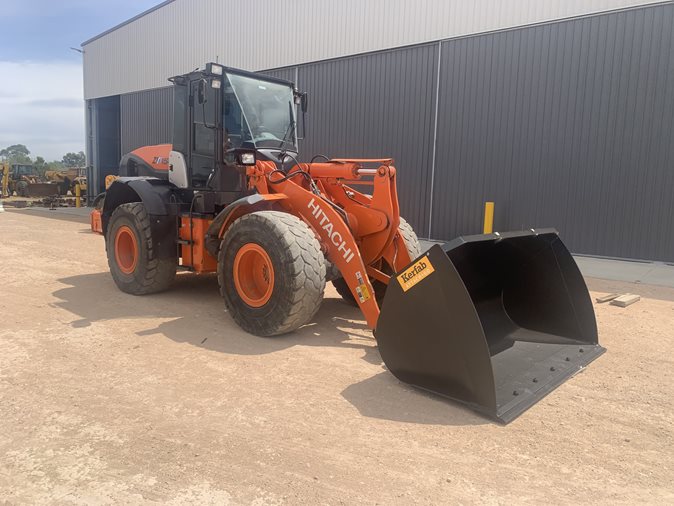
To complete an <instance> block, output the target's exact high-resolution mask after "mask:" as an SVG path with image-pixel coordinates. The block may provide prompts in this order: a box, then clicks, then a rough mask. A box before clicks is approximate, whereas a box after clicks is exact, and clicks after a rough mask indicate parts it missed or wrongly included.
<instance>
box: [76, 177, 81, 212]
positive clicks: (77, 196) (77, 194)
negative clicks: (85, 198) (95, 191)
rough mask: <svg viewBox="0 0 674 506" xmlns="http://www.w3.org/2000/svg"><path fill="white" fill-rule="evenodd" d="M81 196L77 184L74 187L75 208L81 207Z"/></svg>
mask: <svg viewBox="0 0 674 506" xmlns="http://www.w3.org/2000/svg"><path fill="white" fill-rule="evenodd" d="M81 195H82V190H81V189H80V184H79V183H77V184H76V185H75V207H81V206H82V199H81V198H80V197H81Z"/></svg>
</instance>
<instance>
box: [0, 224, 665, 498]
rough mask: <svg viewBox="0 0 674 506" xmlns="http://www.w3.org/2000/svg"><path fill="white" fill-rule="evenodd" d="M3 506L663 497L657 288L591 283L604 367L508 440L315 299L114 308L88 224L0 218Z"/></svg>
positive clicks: (167, 300)
mask: <svg viewBox="0 0 674 506" xmlns="http://www.w3.org/2000/svg"><path fill="white" fill-rule="evenodd" d="M0 258H1V259H2V262H1V263H0V279H2V284H0V308H1V314H2V322H1V324H0V504H3V503H4V504H44V503H50V504H110V503H125V504H139V503H142V504H147V503H162V504H312V505H313V504H377V503H378V504H439V503H444V504H449V503H480V504H512V503H533V504H542V503H543V504H545V503H560V504H575V503H579V502H592V503H606V504H609V503H610V504H616V503H623V504H634V503H650V504H653V503H663V504H664V503H668V504H672V503H673V502H674V483H673V480H672V477H674V466H673V464H672V462H673V460H674V424H673V421H672V415H673V414H674V413H673V409H672V404H673V400H674V395H673V394H674V388H673V386H674V359H673V358H672V357H674V339H673V331H674V290H672V289H667V288H662V287H651V286H646V285H630V284H626V283H619V282H607V281H600V280H593V279H590V280H588V282H589V286H590V288H591V290H592V295H593V296H595V295H598V294H604V293H607V292H611V291H614V290H616V291H625V292H626V291H630V292H635V293H639V294H640V295H641V296H642V301H641V302H639V303H637V304H635V305H633V306H630V307H628V308H625V309H622V308H617V307H614V306H609V305H601V306H596V307H595V309H596V313H597V318H598V323H599V329H600V339H601V342H602V344H603V345H604V346H606V347H607V348H608V353H606V354H605V355H604V356H602V357H601V358H599V359H598V360H597V361H596V362H594V363H593V364H591V366H590V367H589V368H588V369H587V370H585V371H584V372H583V373H582V374H579V375H577V376H576V377H574V378H572V379H571V380H569V381H568V382H566V383H565V384H563V385H562V386H561V387H559V388H558V389H557V390H555V391H554V392H552V394H550V395H549V396H548V397H546V398H545V399H543V400H542V401H541V402H539V403H538V404H537V405H536V406H534V407H533V408H532V409H530V410H529V411H528V412H526V413H525V414H524V415H523V416H521V417H520V418H518V419H517V420H515V421H514V422H513V423H511V424H510V425H508V426H506V427H502V426H499V425H495V424H493V423H490V422H489V421H487V420H485V419H483V418H481V417H479V416H477V415H475V414H473V413H472V412H471V411H468V410H466V409H463V408H461V407H459V406H457V405H455V404H452V403H450V402H447V401H443V400H441V399H438V398H436V397H434V396H431V395H427V394H424V393H421V392H419V391H417V390H414V389H412V388H410V387H408V386H406V385H404V384H401V383H400V382H398V381H397V380H396V379H395V378H394V377H393V376H392V375H390V374H389V373H388V372H386V371H385V370H384V368H383V364H382V362H381V359H380V357H379V354H378V352H377V348H376V347H375V344H374V342H373V340H372V339H371V333H370V332H369V331H367V330H366V329H365V327H364V322H363V321H362V318H361V316H360V314H359V312H358V311H357V310H356V309H354V308H351V307H349V306H347V305H345V304H344V303H342V302H341V300H339V299H338V298H337V294H336V293H335V292H334V291H333V290H332V289H329V290H328V292H327V294H326V300H325V301H324V304H323V306H322V308H321V310H320V312H319V313H318V315H317V317H316V319H315V322H313V323H312V324H311V325H309V326H307V327H305V328H303V329H301V330H300V331H298V332H296V333H294V334H292V335H289V336H285V337H281V338H275V339H262V338H256V337H253V336H250V335H247V334H245V333H244V332H242V331H241V330H240V329H239V328H238V327H237V326H236V325H235V324H234V323H233V321H232V320H231V319H230V318H229V316H228V315H227V314H226V313H225V312H224V308H223V303H222V301H221V299H220V297H219V295H218V293H217V284H216V281H215V279H214V278H213V277H212V276H209V277H196V276H193V275H190V274H182V275H180V276H179V277H178V280H177V282H176V285H175V288H174V289H173V290H171V291H169V292H167V293H163V294H159V295H154V296H149V297H143V298H139V297H133V296H130V295H126V294H123V293H121V292H119V291H118V290H117V289H116V287H115V286H114V284H113V282H112V279H111V278H110V275H109V274H108V272H107V265H106V260H105V255H104V251H103V240H102V238H101V237H99V236H96V235H93V234H91V233H90V232H89V231H88V229H87V226H86V224H84V223H81V222H77V221H64V220H57V219H50V218H48V217H44V216H39V215H35V214H31V213H28V212H24V211H11V212H10V211H8V212H4V213H2V214H0Z"/></svg>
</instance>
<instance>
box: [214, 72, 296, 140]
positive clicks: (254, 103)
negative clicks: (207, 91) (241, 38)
mask: <svg viewBox="0 0 674 506" xmlns="http://www.w3.org/2000/svg"><path fill="white" fill-rule="evenodd" d="M223 84H224V116H225V117H224V124H225V135H226V143H227V148H228V149H231V148H238V147H240V146H242V145H243V144H244V143H246V142H248V143H250V142H253V143H254V145H255V147H258V148H259V147H266V148H269V147H275V148H285V149H295V144H296V132H295V102H294V96H293V90H292V88H291V87H290V86H289V85H287V84H281V83H274V82H269V81H265V80H262V79H255V78H253V77H248V76H241V75H237V74H229V73H228V74H227V76H226V79H225V80H224V83H223Z"/></svg>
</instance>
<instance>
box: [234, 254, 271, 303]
mask: <svg viewBox="0 0 674 506" xmlns="http://www.w3.org/2000/svg"><path fill="white" fill-rule="evenodd" d="M233 277H234V286H235V287H236V291H237V293H238V294H239V297H241V299H242V300H243V301H244V302H245V303H246V304H248V305H249V306H251V307H262V306H264V305H265V304H266V303H267V302H269V299H270V298H271V294H272V292H273V291H274V266H273V265H272V263H271V258H269V255H268V254H267V252H266V251H265V250H264V248H263V247H262V246H260V245H259V244H255V243H253V242H249V243H248V244H244V245H243V246H242V247H241V249H239V251H237V252H236V257H235V258H234V276H233Z"/></svg>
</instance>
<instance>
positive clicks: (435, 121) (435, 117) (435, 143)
mask: <svg viewBox="0 0 674 506" xmlns="http://www.w3.org/2000/svg"><path fill="white" fill-rule="evenodd" d="M436 65H437V69H436V73H437V76H436V79H435V111H434V113H433V148H432V150H433V151H432V155H431V185H430V192H429V202H428V237H429V238H430V237H433V235H432V233H431V227H432V224H433V186H434V183H435V159H436V152H437V146H438V104H439V102H440V68H441V65H442V42H438V58H437V63H436Z"/></svg>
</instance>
